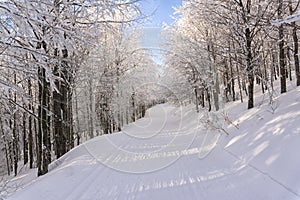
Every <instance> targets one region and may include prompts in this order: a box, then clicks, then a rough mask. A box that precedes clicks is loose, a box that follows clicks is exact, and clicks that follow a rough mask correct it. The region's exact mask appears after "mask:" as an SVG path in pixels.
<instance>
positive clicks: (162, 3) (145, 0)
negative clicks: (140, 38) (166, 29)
mask: <svg viewBox="0 0 300 200" xmlns="http://www.w3.org/2000/svg"><path fill="white" fill-rule="evenodd" d="M181 3H182V2H181V0H141V1H140V5H141V10H142V12H143V13H144V14H145V15H147V16H148V15H150V18H149V22H148V23H147V24H146V26H147V27H161V26H162V23H163V22H166V23H172V22H173V19H172V18H171V17H170V16H171V15H172V14H173V12H174V10H173V8H172V7H178V6H180V5H181Z"/></svg>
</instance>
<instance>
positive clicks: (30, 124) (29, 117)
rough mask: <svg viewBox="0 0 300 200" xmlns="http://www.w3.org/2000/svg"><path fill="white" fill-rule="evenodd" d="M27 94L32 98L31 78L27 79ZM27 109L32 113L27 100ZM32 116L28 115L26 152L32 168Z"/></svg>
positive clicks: (30, 104) (30, 103) (31, 107)
mask: <svg viewBox="0 0 300 200" xmlns="http://www.w3.org/2000/svg"><path fill="white" fill-rule="evenodd" d="M28 95H29V96H30V97H31V98H33V96H32V88H31V80H30V79H28ZM28 109H29V111H31V112H32V113H33V106H32V102H29V104H28ZM32 125H33V124H32V116H31V114H30V115H29V116H28V152H29V168H30V169H32V167H33V132H32V128H33V127H32Z"/></svg>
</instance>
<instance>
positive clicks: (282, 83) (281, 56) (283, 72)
mask: <svg viewBox="0 0 300 200" xmlns="http://www.w3.org/2000/svg"><path fill="white" fill-rule="evenodd" d="M282 16H283V0H279V6H278V18H279V19H281V18H282ZM283 31H284V28H283V25H282V24H281V25H280V26H279V29H278V33H279V38H278V39H279V43H278V47H279V68H280V90H281V93H285V92H286V67H285V62H284V59H285V54H284V33H283Z"/></svg>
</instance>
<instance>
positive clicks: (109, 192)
mask: <svg viewBox="0 0 300 200" xmlns="http://www.w3.org/2000/svg"><path fill="white" fill-rule="evenodd" d="M257 96H258V98H257V99H256V100H257V102H258V103H260V102H259V101H258V99H261V100H262V101H263V100H264V98H265V97H264V96H259V95H257ZM264 101H265V100H264ZM275 102H276V107H274V108H273V109H271V108H270V106H269V105H267V104H266V103H264V104H262V105H261V106H259V105H256V107H255V108H253V109H251V110H246V109H245V108H246V103H240V102H233V103H229V104H227V105H226V108H225V110H224V111H222V112H224V113H227V115H228V117H229V119H230V120H231V123H227V122H228V121H224V122H223V126H224V127H223V128H224V129H225V130H226V131H227V132H228V133H229V135H227V134H225V133H224V132H218V131H216V130H213V129H210V128H208V127H206V126H203V125H201V123H199V122H200V121H202V120H203V118H206V117H207V115H204V114H197V113H195V112H194V107H193V106H183V107H181V108H178V107H175V106H173V105H171V104H169V103H166V104H161V105H157V106H155V107H153V108H151V109H149V110H148V111H147V114H146V116H145V118H142V119H140V120H138V121H137V122H135V123H133V124H130V125H128V126H126V127H125V128H124V130H123V131H122V132H120V133H116V134H112V135H107V136H100V137H96V138H94V139H92V140H90V141H88V142H86V143H84V144H83V145H80V146H78V147H76V148H74V149H73V150H72V151H70V152H69V153H67V154H65V155H64V156H63V157H61V158H60V159H58V160H56V161H55V162H53V163H52V164H51V166H50V172H49V173H48V174H46V175H44V176H42V177H39V178H37V179H34V180H32V181H29V182H28V183H27V184H25V185H23V186H22V188H19V190H18V191H17V192H16V193H14V194H12V195H11V196H9V197H8V199H10V200H19V199H20V200H24V199H30V200H34V199H43V200H51V199H55V200H60V199H62V200H68V199H70V200H71V199H85V200H86V199H222V200H234V199H243V200H247V199H249V200H250V199H251V200H252V199H272V200H276V199H278V200H282V199H289V200H293V199H300V181H299V180H300V179H299V177H300V174H299V169H300V160H299V159H297V158H298V157H299V152H300V145H299V141H300V126H299V121H300V88H299V87H298V88H296V89H293V90H292V91H290V92H288V93H286V94H284V95H281V96H280V97H278V98H277V99H276V100H275ZM221 124H222V123H221ZM24 173H25V172H24ZM27 173H28V174H26V173H25V174H22V175H20V176H19V177H16V179H15V180H13V182H11V183H10V184H12V183H15V184H17V183H20V181H21V180H23V179H22V177H32V174H33V173H35V171H27ZM23 181H24V180H23ZM27 181H28V180H27Z"/></svg>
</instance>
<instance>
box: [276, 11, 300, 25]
mask: <svg viewBox="0 0 300 200" xmlns="http://www.w3.org/2000/svg"><path fill="white" fill-rule="evenodd" d="M296 21H300V10H299V11H298V13H296V14H294V15H290V16H288V17H287V18H285V19H280V20H277V21H273V22H272V24H273V25H275V26H280V25H281V24H284V23H288V24H290V23H292V22H296Z"/></svg>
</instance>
